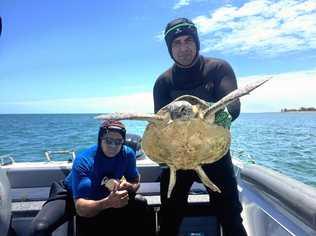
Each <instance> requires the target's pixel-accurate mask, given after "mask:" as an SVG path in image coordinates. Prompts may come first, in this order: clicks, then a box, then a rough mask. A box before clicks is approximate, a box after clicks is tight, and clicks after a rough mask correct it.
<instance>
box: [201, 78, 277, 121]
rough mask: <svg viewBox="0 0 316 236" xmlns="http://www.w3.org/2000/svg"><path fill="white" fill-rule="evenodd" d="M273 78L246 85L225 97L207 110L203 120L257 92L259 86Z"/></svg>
mask: <svg viewBox="0 0 316 236" xmlns="http://www.w3.org/2000/svg"><path fill="white" fill-rule="evenodd" d="M270 79H271V77H269V78H265V79H262V80H258V81H255V82H253V83H249V84H246V85H245V86H244V87H241V88H239V89H236V90H234V91H232V92H231V93H229V94H228V95H226V96H225V97H223V98H222V99H221V100H219V101H218V102H216V103H214V104H213V105H212V106H211V107H210V108H208V109H206V110H205V111H204V112H203V113H204V114H203V118H206V119H207V118H208V117H211V116H212V115H214V114H215V113H216V112H217V111H219V110H221V109H223V108H224V107H225V106H227V105H228V104H229V103H231V102H233V101H235V100H236V99H238V98H240V97H242V96H244V95H247V94H249V93H250V92H251V91H252V90H255V89H256V88H258V87H259V86H261V85H263V84H264V83H266V82H267V81H269V80H270Z"/></svg>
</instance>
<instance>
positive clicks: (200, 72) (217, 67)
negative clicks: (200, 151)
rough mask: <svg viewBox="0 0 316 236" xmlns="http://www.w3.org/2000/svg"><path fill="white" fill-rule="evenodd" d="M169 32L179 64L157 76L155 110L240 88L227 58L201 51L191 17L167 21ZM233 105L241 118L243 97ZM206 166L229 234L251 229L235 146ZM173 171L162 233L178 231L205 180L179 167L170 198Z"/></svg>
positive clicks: (165, 180)
mask: <svg viewBox="0 0 316 236" xmlns="http://www.w3.org/2000/svg"><path fill="white" fill-rule="evenodd" d="M164 35H165V41H166V44H167V47H168V51H169V54H170V56H171V58H172V59H173V60H174V62H175V64H174V65H173V66H172V67H171V68H169V69H168V70H167V71H166V72H164V73H163V74H162V75H160V76H159V77H158V79H157V80H156V83H155V86H154V90H153V93H154V109H155V113H156V112H157V111H159V109H161V108H162V107H164V106H165V105H167V104H168V103H170V102H171V101H173V100H174V99H176V98H177V97H180V96H182V95H193V96H196V97H199V98H201V99H203V100H205V101H207V102H216V101H218V100H220V99H221V98H222V97H224V96H225V95H227V94H228V93H230V92H231V91H233V90H235V89H236V88H237V82H236V77H235V74H234V72H233V70H232V68H231V66H230V65H229V64H228V63H227V62H225V61H223V60H220V59H216V58H207V57H203V56H201V55H200V54H199V49H200V42H199V38H198V34H197V29H196V26H195V25H194V23H193V22H192V21H190V20H188V19H186V18H178V19H175V20H173V21H171V22H170V23H168V24H167V27H166V29H165V34H164ZM227 109H228V112H229V114H230V116H231V118H232V120H235V119H236V118H237V117H238V116H239V113H240V102H239V100H238V101H236V102H233V103H231V104H230V105H228V106H227ZM183 158H185V157H183ZM202 168H203V170H204V171H205V173H206V174H207V176H208V177H209V178H210V179H211V180H212V181H213V182H214V183H215V184H216V185H217V186H218V187H219V188H220V189H221V191H222V193H216V192H212V191H211V190H210V189H208V188H207V191H208V192H209V195H210V201H211V205H212V206H213V207H214V210H215V214H216V216H217V218H218V220H219V222H220V224H221V225H222V227H223V230H224V235H225V236H227V235H234V236H238V235H247V233H246V231H245V229H244V227H243V225H242V218H241V215H240V213H241V211H242V206H241V204H240V202H239V198H238V190H237V182H236V178H235V173H234V169H233V164H232V160H231V156H230V152H229V151H228V153H227V154H226V155H225V156H224V157H223V158H222V159H221V160H219V161H217V162H215V163H213V164H205V165H203V166H202ZM169 173H170V172H169V168H165V167H164V168H163V170H162V174H161V183H160V185H161V186H160V189H161V203H162V205H161V226H160V235H163V236H167V235H168V236H176V235H177V234H178V231H179V227H180V224H181V221H182V219H183V214H184V209H185V206H187V198H188V194H189V191H190V188H191V186H192V184H193V182H194V181H199V177H198V176H197V174H196V173H195V172H194V171H192V170H179V171H177V181H176V185H175V187H174V189H173V191H172V193H171V196H170V198H169V199H168V198H167V192H168V185H169Z"/></svg>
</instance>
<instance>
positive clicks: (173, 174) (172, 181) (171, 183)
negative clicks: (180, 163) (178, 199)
mask: <svg viewBox="0 0 316 236" xmlns="http://www.w3.org/2000/svg"><path fill="white" fill-rule="evenodd" d="M169 168H170V177H169V187H168V195H167V197H168V198H170V195H171V192H172V189H173V188H174V186H175V184H176V178H177V175H176V169H175V168H173V167H171V166H170V167H169Z"/></svg>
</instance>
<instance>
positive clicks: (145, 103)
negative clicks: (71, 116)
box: [0, 92, 153, 113]
mask: <svg viewBox="0 0 316 236" xmlns="http://www.w3.org/2000/svg"><path fill="white" fill-rule="evenodd" d="M0 111H1V113H109V112H152V111H153V98H152V93H150V92H144V93H137V94H131V95H126V96H113V97H91V98H85V99H84V98H72V99H56V100H41V101H23V102H11V103H0Z"/></svg>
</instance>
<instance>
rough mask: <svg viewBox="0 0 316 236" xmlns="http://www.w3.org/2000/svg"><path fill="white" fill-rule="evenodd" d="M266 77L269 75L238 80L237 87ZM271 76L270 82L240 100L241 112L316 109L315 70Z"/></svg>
mask: <svg viewBox="0 0 316 236" xmlns="http://www.w3.org/2000/svg"><path fill="white" fill-rule="evenodd" d="M266 76H270V75H260V76H249V77H243V78H240V79H239V81H238V82H239V87H241V86H242V85H243V84H245V83H247V82H249V81H251V80H254V79H260V78H262V77H266ZM271 76H272V77H273V78H272V79H271V80H270V81H268V82H267V83H265V84H264V85H262V86H261V87H259V88H257V89H256V90H254V91H253V92H251V94H250V95H248V96H245V97H242V98H241V103H242V107H241V108H242V111H243V112H267V111H269V112H278V111H280V110H281V109H282V108H295V109H297V108H300V107H316V93H315V88H316V69H315V70H309V71H297V72H291V73H282V74H273V75H271Z"/></svg>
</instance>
